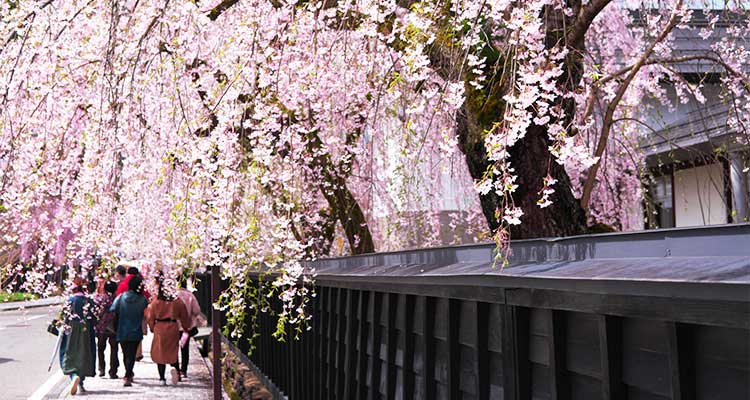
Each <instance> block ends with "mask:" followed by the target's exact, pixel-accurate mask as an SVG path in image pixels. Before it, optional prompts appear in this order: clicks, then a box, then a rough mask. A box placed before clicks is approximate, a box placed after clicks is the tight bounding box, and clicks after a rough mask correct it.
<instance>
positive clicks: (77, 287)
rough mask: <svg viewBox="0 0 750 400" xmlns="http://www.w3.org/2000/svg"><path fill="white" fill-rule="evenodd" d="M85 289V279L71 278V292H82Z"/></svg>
mask: <svg viewBox="0 0 750 400" xmlns="http://www.w3.org/2000/svg"><path fill="white" fill-rule="evenodd" d="M85 291H86V280H85V279H83V278H79V277H75V278H73V293H84V292H85Z"/></svg>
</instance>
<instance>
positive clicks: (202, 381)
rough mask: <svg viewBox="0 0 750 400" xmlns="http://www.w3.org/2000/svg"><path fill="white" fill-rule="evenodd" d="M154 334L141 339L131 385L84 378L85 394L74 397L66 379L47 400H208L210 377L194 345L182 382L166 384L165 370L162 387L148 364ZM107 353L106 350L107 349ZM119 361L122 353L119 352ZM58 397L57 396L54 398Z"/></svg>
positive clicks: (209, 396) (120, 381)
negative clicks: (164, 379) (141, 352)
mask: <svg viewBox="0 0 750 400" xmlns="http://www.w3.org/2000/svg"><path fill="white" fill-rule="evenodd" d="M153 337H154V336H153V335H152V334H149V335H148V336H147V337H146V338H145V339H144V344H143V360H141V361H140V362H136V363H135V368H134V370H133V373H134V374H135V379H134V382H133V386H131V387H123V385H122V384H123V381H122V378H120V379H109V378H108V377H107V376H106V375H105V376H104V377H103V378H100V377H95V378H91V377H89V378H86V382H85V384H84V386H85V387H86V393H81V392H79V393H78V394H77V395H76V396H70V394H69V393H68V390H69V388H70V386H69V384H68V377H64V379H63V380H62V381H61V382H60V383H59V384H58V385H57V387H56V388H55V389H54V390H53V391H52V395H51V396H48V397H46V398H47V399H68V398H71V399H73V398H85V399H90V400H128V399H133V400H136V399H137V400H146V399H149V400H150V399H169V400H175V399H191V400H210V399H211V375H210V374H209V370H208V368H207V365H206V362H204V360H203V358H202V357H201V355H200V354H199V353H198V347H197V343H196V342H194V341H192V340H191V342H190V350H191V351H190V364H189V365H188V377H187V379H183V380H182V382H179V383H178V384H177V385H174V386H173V385H172V384H171V383H170V382H169V376H170V375H169V371H170V369H171V367H168V368H167V373H166V377H167V386H162V385H161V384H160V382H159V373H158V372H157V370H156V364H154V363H153V362H152V361H151V355H150V353H149V352H150V348H151V340H152V339H153ZM107 351H109V349H108V350H107ZM120 360H122V353H120ZM124 374H125V371H124V369H123V367H122V365H121V366H120V370H119V372H118V375H119V376H120V377H122V376H123V375H124ZM55 394H57V395H55Z"/></svg>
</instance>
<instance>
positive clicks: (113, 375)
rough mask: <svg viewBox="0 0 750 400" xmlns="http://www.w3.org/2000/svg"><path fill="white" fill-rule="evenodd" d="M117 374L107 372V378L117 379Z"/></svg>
mask: <svg viewBox="0 0 750 400" xmlns="http://www.w3.org/2000/svg"><path fill="white" fill-rule="evenodd" d="M117 378H118V376H117V374H109V379H117Z"/></svg>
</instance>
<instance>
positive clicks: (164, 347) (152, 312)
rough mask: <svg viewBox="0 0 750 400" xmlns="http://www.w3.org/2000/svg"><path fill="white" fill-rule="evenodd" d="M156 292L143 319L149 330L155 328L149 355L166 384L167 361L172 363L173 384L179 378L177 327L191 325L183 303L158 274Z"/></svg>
mask: <svg viewBox="0 0 750 400" xmlns="http://www.w3.org/2000/svg"><path fill="white" fill-rule="evenodd" d="M157 285H158V287H159V294H158V296H157V297H156V299H154V300H153V301H152V302H151V304H149V306H148V309H146V322H147V323H148V326H149V328H151V331H152V332H154V340H153V341H152V342H151V359H152V360H153V361H154V362H155V363H156V366H157V368H158V371H159V380H160V381H161V383H162V385H166V384H167V381H166V379H165V378H164V372H165V370H166V364H169V365H171V366H172V370H171V374H172V384H173V385H174V384H177V382H178V381H179V380H180V373H179V371H178V370H179V366H178V365H177V351H178V349H179V347H180V327H179V325H178V323H177V322H178V321H179V322H180V324H182V326H190V324H191V321H190V317H189V316H188V312H187V309H186V308H185V304H184V303H183V302H182V300H180V299H179V298H178V297H177V295H176V293H174V291H169V290H168V289H167V288H165V287H164V279H163V278H162V277H158V278H157Z"/></svg>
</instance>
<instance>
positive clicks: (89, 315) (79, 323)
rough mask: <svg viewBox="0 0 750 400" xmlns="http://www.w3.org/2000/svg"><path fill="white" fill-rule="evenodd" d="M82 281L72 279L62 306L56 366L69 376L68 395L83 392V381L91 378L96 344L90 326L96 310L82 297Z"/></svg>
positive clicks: (83, 288)
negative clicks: (71, 287)
mask: <svg viewBox="0 0 750 400" xmlns="http://www.w3.org/2000/svg"><path fill="white" fill-rule="evenodd" d="M85 288H86V281H84V280H83V279H80V278H75V279H73V290H72V294H71V295H70V296H69V297H68V299H67V301H66V302H65V305H64V306H63V320H64V321H65V325H64V326H65V329H64V331H63V337H62V340H61V342H60V367H61V369H62V372H63V373H64V374H65V375H68V376H69V377H70V381H71V382H70V394H71V395H75V394H76V393H78V391H79V390H80V391H81V392H84V391H85V389H84V387H83V381H84V379H86V377H87V376H94V370H95V365H96V342H95V337H96V335H95V333H94V323H95V314H96V309H95V306H94V302H93V300H91V299H90V298H88V297H86V294H85Z"/></svg>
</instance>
